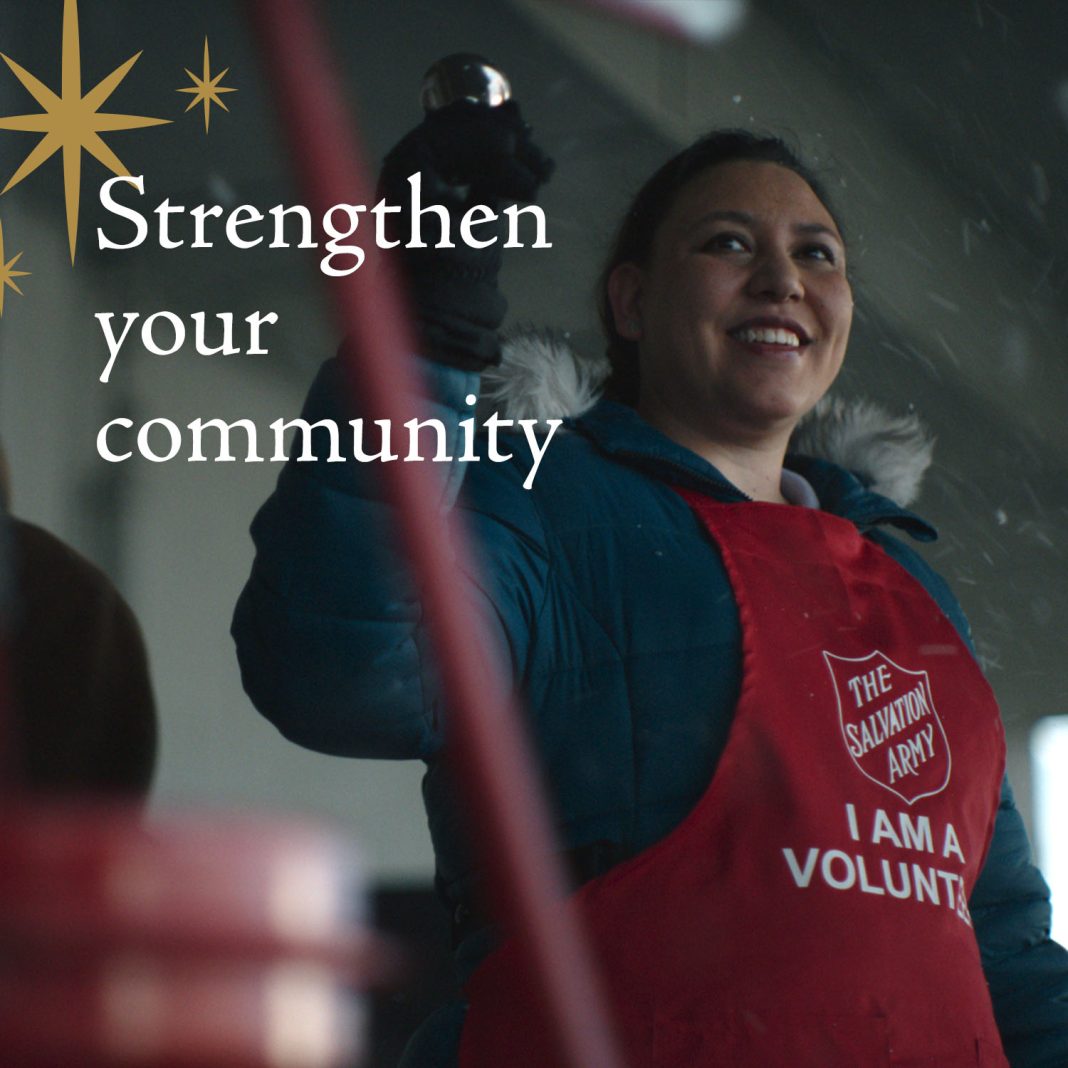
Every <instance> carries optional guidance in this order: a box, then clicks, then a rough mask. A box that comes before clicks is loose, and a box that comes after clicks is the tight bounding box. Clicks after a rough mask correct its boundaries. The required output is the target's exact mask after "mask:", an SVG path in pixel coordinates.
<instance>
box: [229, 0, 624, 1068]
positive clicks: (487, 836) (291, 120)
mask: <svg viewBox="0 0 1068 1068" xmlns="http://www.w3.org/2000/svg"><path fill="white" fill-rule="evenodd" d="M248 10H249V12H250V17H251V18H252V21H253V24H254V25H255V27H256V29H257V30H258V32H259V35H260V38H261V43H262V48H263V52H264V55H265V58H266V65H267V73H268V76H269V78H270V80H271V82H272V83H273V87H274V90H275V93H276V96H277V100H278V106H279V110H280V112H281V115H282V119H283V125H284V127H285V130H286V133H287V134H288V138H289V142H290V149H291V153H292V156H293V160H294V164H295V166H296V168H297V171H298V176H299V179H300V184H301V186H302V188H303V191H304V196H305V197H306V198H307V202H308V204H309V206H310V207H311V208H312V210H313V211H315V212H316V213H323V212H325V211H326V210H327V209H328V208H329V207H330V206H332V205H334V204H337V203H362V204H370V203H372V202H373V198H372V197H371V195H370V194H371V191H372V186H371V183H370V182H369V181H368V178H367V172H366V170H365V168H364V167H363V166H362V165H361V162H360V153H359V152H358V149H357V143H356V138H355V135H354V123H353V119H352V117H351V116H350V115H349V114H348V113H347V112H346V109H345V108H344V106H343V103H342V101H343V88H342V84H341V81H340V78H339V76H338V73H337V71H336V69H335V66H334V63H333V61H332V57H331V55H330V52H329V50H328V48H327V46H326V43H325V40H324V38H323V34H322V31H321V29H320V26H319V24H318V21H317V18H316V16H315V14H314V11H315V5H313V4H312V3H310V2H307V0H254V2H253V3H250V4H249V7H248ZM366 251H367V261H366V262H365V263H364V264H363V266H362V267H361V268H360V270H359V271H357V272H354V273H353V274H350V275H348V276H346V277H344V278H337V279H330V280H329V281H330V288H331V292H332V296H333V298H334V303H335V308H336V311H337V314H338V317H339V320H340V325H341V328H342V330H343V332H344V334H345V336H346V337H347V338H348V340H349V344H348V346H347V356H346V362H347V364H348V373H349V375H350V377H351V381H352V385H353V390H354V393H355V391H357V390H358V395H359V396H360V398H361V402H362V405H363V407H364V408H366V409H369V410H370V411H372V412H373V413H374V417H375V418H384V419H388V420H390V425H398V426H399V425H401V424H402V423H403V422H404V421H405V420H406V419H408V418H410V417H411V415H412V414H413V413H412V412H411V411H410V410H409V408H408V406H407V405H406V403H405V401H404V399H403V398H405V397H411V396H413V395H415V394H416V392H417V386H418V383H417V381H416V368H415V365H414V362H413V361H412V360H411V358H410V354H411V353H413V352H415V351H416V345H415V341H414V338H413V336H412V334H411V332H410V330H409V329H408V327H407V325H406V324H407V321H408V316H407V315H406V313H405V309H404V308H403V307H402V303H401V300H400V298H399V290H398V287H397V285H396V282H395V280H394V277H393V275H392V272H391V270H390V264H389V262H388V260H385V261H384V260H383V257H381V256H380V255H375V254H374V253H375V251H376V250H374V249H367V250H366ZM432 467H433V465H432V464H419V463H413V464H407V463H399V464H396V465H394V466H393V467H391V468H390V469H389V470H390V480H389V488H390V492H391V493H392V497H393V501H394V503H395V504H396V509H397V518H398V523H399V525H400V528H401V531H402V535H403V538H404V541H405V543H406V547H407V550H408V554H409V558H410V561H411V566H412V570H413V574H414V577H415V579H416V582H417V583H418V586H419V589H420V590H421V597H422V600H423V604H424V606H425V615H426V618H427V619H428V620H429V621H430V623H431V626H432V631H433V633H432V637H433V639H434V643H435V648H436V651H437V656H438V663H439V666H440V668H441V671H442V677H443V683H444V686H445V692H446V696H447V706H448V708H449V710H450V712H449V714H450V717H451V718H450V721H449V723H448V732H447V733H448V741H449V748H450V750H451V753H452V757H453V759H454V762H455V767H456V774H457V780H458V784H459V787H460V789H462V790H464V792H465V799H466V802H467V811H468V812H469V813H470V822H471V825H472V827H473V829H474V831H475V832H476V846H477V847H479V849H480V857H481V860H482V863H483V867H484V869H485V871H486V873H487V881H488V886H489V890H490V896H491V901H492V903H493V904H494V905H495V911H496V913H497V915H498V917H499V918H500V919H502V920H503V921H505V922H506V923H507V925H508V927H509V929H511V930H513V931H514V932H515V934H516V937H517V938H518V939H519V940H520V944H521V946H522V948H523V950H524V955H525V959H526V961H527V962H528V966H529V967H530V969H531V972H532V976H533V978H534V980H535V982H534V986H535V988H536V989H537V990H538V991H539V994H540V996H541V1000H542V1003H543V1005H544V1007H545V1012H546V1020H545V1024H541V1026H545V1025H548V1026H550V1027H551V1028H552V1029H553V1031H554V1034H555V1036H556V1038H557V1043H556V1045H557V1049H558V1051H559V1058H558V1063H559V1064H560V1065H571V1066H572V1068H621V1066H622V1063H623V1062H622V1058H621V1056H620V1054H619V1051H618V1050H617V1048H616V1040H615V1037H614V1035H613V1032H612V1030H611V1028H610V1027H609V1025H608V1022H607V1020H608V1017H607V1013H606V1011H605V999H604V997H603V994H602V992H601V988H600V983H599V980H598V977H597V974H596V971H595V969H594V967H593V964H592V960H591V958H590V955H589V953H588V950H587V947H586V941H585V939H584V937H583V934H582V931H581V930H580V929H578V927H577V926H576V924H575V922H574V920H573V919H572V918H570V916H569V914H568V913H567V912H566V911H565V910H564V909H562V908H560V907H559V902H560V901H561V900H562V899H563V897H564V896H565V884H564V878H563V874H562V871H561V869H560V866H559V863H558V861H557V860H556V859H555V850H556V846H555V844H554V841H553V834H552V828H551V824H550V821H549V817H548V811H547V806H546V804H545V801H544V799H543V796H542V793H541V790H540V787H539V784H538V781H537V779H536V776H535V773H534V770H533V764H532V762H531V760H530V758H529V755H528V751H527V746H526V742H525V739H524V736H523V733H522V730H521V727H520V719H519V716H518V714H517V711H516V709H515V707H514V703H513V702H512V700H511V699H510V696H509V686H508V684H507V681H506V680H505V679H504V678H503V677H502V672H501V670H500V668H499V667H498V666H497V665H495V664H491V663H490V662H489V658H488V657H487V652H486V651H487V650H489V649H491V645H490V643H489V641H488V640H487V637H486V635H485V632H484V630H483V627H482V624H481V622H480V620H479V619H478V617H477V615H476V614H475V612H474V611H473V610H472V609H471V608H470V607H468V606H467V605H466V603H465V601H464V598H463V597H462V596H461V595H460V591H459V589H458V588H457V584H456V583H455V581H454V578H453V576H454V575H455V574H457V573H465V572H466V573H471V572H472V571H473V568H472V567H471V563H470V560H469V556H468V553H467V551H466V550H465V545H464V541H463V538H462V533H461V531H460V530H459V529H458V525H457V524H456V523H455V522H454V521H453V520H452V518H451V517H449V516H445V515H442V514H441V512H440V511H439V509H438V507H437V506H436V504H435V501H436V500H437V499H438V476H437V473H436V472H435V471H433V470H432ZM538 1026H539V1021H536V1020H532V1021H531V1027H532V1028H533V1027H538ZM519 1040H520V1041H521V1038H520V1039H519Z"/></svg>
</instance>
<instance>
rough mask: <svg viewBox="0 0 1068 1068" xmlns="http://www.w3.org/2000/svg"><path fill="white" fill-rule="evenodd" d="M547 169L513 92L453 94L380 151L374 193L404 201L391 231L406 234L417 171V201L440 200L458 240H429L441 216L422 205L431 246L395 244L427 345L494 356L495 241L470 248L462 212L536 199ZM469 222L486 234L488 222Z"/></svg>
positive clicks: (472, 364) (499, 316) (488, 360)
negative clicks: (445, 244) (498, 96)
mask: <svg viewBox="0 0 1068 1068" xmlns="http://www.w3.org/2000/svg"><path fill="white" fill-rule="evenodd" d="M552 170H553V162H552V160H551V159H549V157H548V156H546V155H545V153H544V152H542V151H541V149H539V148H538V147H537V145H535V144H534V142H533V141H532V140H531V130H530V127H529V126H528V125H527V124H526V123H525V122H524V121H523V118H522V116H521V115H520V113H519V107H518V105H517V104H516V103H515V101H513V100H509V101H506V102H505V103H503V104H501V105H500V106H498V107H487V106H486V105H484V104H474V103H471V102H470V101H466V100H458V101H456V102H455V103H452V104H449V105H448V106H447V107H444V108H441V109H439V110H437V111H431V112H429V113H428V114H427V115H426V117H425V118H424V119H423V121H422V123H420V124H419V126H417V127H416V128H415V129H414V130H412V131H411V132H410V133H409V134H407V136H405V137H404V138H403V139H402V140H401V141H400V142H399V144H397V145H396V147H395V148H393V150H392V151H391V152H390V153H389V155H387V156H386V158H385V161H384V162H383V165H382V173H381V176H380V178H379V183H378V196H379V197H380V198H385V200H386V201H387V202H388V203H389V204H398V205H401V206H402V207H403V209H404V210H403V211H401V212H400V213H399V214H397V213H393V214H391V215H388V216H387V218H388V219H389V220H390V230H391V233H390V237H391V238H392V239H395V240H397V239H399V240H401V241H406V240H407V238H408V234H409V226H410V224H409V219H408V214H409V205H410V201H411V187H410V186H409V184H408V177H409V175H412V174H415V173H417V172H418V173H420V174H422V197H421V202H422V204H423V206H425V205H427V204H442V205H444V207H445V208H446V209H447V210H448V212H449V216H450V237H451V240H452V242H453V244H454V245H455V247H454V248H434V247H433V245H434V244H436V243H437V238H438V236H439V230H438V225H437V219H436V218H435V217H434V215H433V214H426V215H424V216H423V221H422V231H423V240H424V241H425V242H426V243H427V246H428V247H426V248H421V249H418V248H416V249H409V248H403V247H398V249H397V252H398V253H400V254H401V255H402V257H403V264H404V273H405V275H406V278H407V281H408V287H409V293H410V295H411V298H412V304H413V310H414V311H415V313H416V316H417V318H418V320H419V325H420V328H421V331H422V338H423V344H424V346H425V351H424V354H425V355H427V356H429V357H431V358H432V359H435V360H438V361H440V362H442V363H447V364H450V365H451V366H454V367H461V368H463V369H465V370H476V371H477V370H482V369H483V368H484V367H487V366H489V365H490V364H496V363H499V362H500V346H499V343H498V340H497V330H498V328H499V327H500V325H501V322H502V320H503V319H504V313H505V311H506V310H507V308H508V302H507V301H506V300H505V299H504V296H503V295H502V294H501V293H500V291H499V290H498V289H497V273H498V271H499V270H500V265H501V252H500V242H499V241H498V242H495V243H494V244H492V245H489V246H487V247H486V248H471V247H470V246H469V245H467V244H465V243H464V242H463V240H462V239H461V238H460V231H459V224H460V219H461V218H462V217H463V215H464V213H465V212H466V211H467V210H468V209H469V208H470V207H471V206H472V205H474V204H486V205H487V206H488V207H489V208H491V209H492V210H494V211H496V210H497V206H498V204H499V203H501V202H502V201H531V200H533V199H534V198H535V197H536V195H537V191H538V187H539V186H540V185H541V184H542V183H543V182H546V181H548V179H549V176H550V174H551V173H552ZM475 232H476V233H477V234H478V235H479V237H480V238H481V239H486V238H488V237H489V236H490V234H489V224H488V223H486V224H484V225H482V226H480V227H479V228H478V229H477V230H476V231H475Z"/></svg>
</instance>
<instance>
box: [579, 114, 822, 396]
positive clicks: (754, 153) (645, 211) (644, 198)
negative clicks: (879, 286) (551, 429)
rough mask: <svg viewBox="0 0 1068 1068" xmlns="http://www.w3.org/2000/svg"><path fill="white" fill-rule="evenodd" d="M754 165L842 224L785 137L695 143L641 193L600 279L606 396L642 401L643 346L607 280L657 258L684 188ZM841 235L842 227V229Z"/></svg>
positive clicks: (713, 136)
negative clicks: (802, 185)
mask: <svg viewBox="0 0 1068 1068" xmlns="http://www.w3.org/2000/svg"><path fill="white" fill-rule="evenodd" d="M735 161H753V162H757V163H777V164H778V165H779V166H780V167H786V168H787V169H788V170H791V171H793V172H794V173H795V174H796V175H798V176H799V177H801V178H803V179H804V180H805V182H807V183H808V185H809V187H810V188H811V190H812V192H813V193H815V194H816V196H817V197H818V198H819V199H820V201H821V202H822V203H823V206H824V207H825V208H826V209H827V211H828V212H829V213H830V215H831V217H832V218H833V219H834V220H835V223H836V224H838V219H837V216H836V215H835V212H834V209H833V208H832V207H831V204H830V201H829V199H828V197H827V193H826V190H825V189H824V188H823V185H822V183H821V182H820V181H819V179H818V178H816V177H815V175H814V174H813V173H812V171H811V170H810V169H809V168H808V167H807V166H805V164H804V163H802V162H801V159H800V158H799V156H798V155H797V153H796V152H794V151H793V149H791V148H790V147H789V146H788V145H787V144H786V143H785V142H784V141H783V140H782V139H781V138H779V137H773V136H769V135H759V134H754V133H751V132H750V131H749V130H735V129H726V130H712V131H711V132H710V133H707V134H705V136H704V137H701V138H699V139H698V140H697V141H694V143H693V144H692V145H690V146H689V148H685V149H683V150H682V151H681V152H680V153H679V154H678V155H676V156H673V157H672V158H671V159H669V160H668V161H667V163H665V164H664V165H663V166H662V167H661V168H660V169H659V170H658V171H657V172H656V173H655V174H654V175H653V176H652V177H651V178H650V179H649V180H648V181H647V182H646V183H645V185H643V186H642V188H641V189H640V190H639V192H638V195H637V196H636V197H635V198H634V200H633V202H632V203H631V206H630V210H629V211H628V212H627V213H626V215H624V216H623V221H622V222H621V223H620V226H619V230H618V231H617V233H616V237H615V240H614V241H613V242H612V247H611V251H610V252H609V255H608V258H607V259H606V260H605V264H604V267H603V268H602V270H601V274H600V276H599V277H598V279H597V311H598V314H599V315H600V317H601V327H602V329H603V330H604V333H605V337H606V339H607V341H608V349H607V355H608V362H609V363H610V364H611V368H612V370H611V373H610V374H609V377H608V381H607V382H606V383H605V395H606V396H608V397H610V398H611V399H612V400H617V401H621V402H622V403H624V404H631V405H633V404H636V403H637V402H638V386H639V373H638V345H637V343H636V342H634V341H630V340H628V339H627V338H624V337H620V335H619V333H618V332H617V331H616V326H615V320H614V317H613V315H612V305H611V302H610V301H609V299H608V278H609V276H610V275H611V274H612V272H613V271H614V270H615V269H616V267H618V266H619V265H620V264H621V263H636V264H639V265H645V264H646V263H648V261H649V256H650V254H651V253H652V248H653V239H654V238H655V236H656V231H657V229H658V228H659V226H660V224H661V223H662V222H663V221H664V217H665V216H666V215H667V214H668V212H669V211H670V210H671V208H672V205H673V204H674V203H675V200H676V198H677V197H678V195H679V191H680V190H681V189H682V187H683V186H684V185H686V183H687V182H689V181H690V179H691V178H693V177H695V176H696V175H698V174H700V173H701V172H702V171H705V170H708V168H709V167H715V166H716V165H717V164H720V163H733V162H735ZM838 229H839V232H841V231H842V227H841V225H840V224H839V225H838Z"/></svg>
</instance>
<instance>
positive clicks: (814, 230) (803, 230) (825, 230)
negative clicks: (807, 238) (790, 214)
mask: <svg viewBox="0 0 1068 1068" xmlns="http://www.w3.org/2000/svg"><path fill="white" fill-rule="evenodd" d="M794 229H795V230H796V231H797V232H798V233H799V234H827V235H828V236H829V237H833V238H834V239H835V241H837V242H839V243H841V241H842V239H841V237H839V236H838V232H837V231H836V230H834V229H832V228H831V227H830V226H825V225H824V224H823V223H818V222H810V223H797V224H796V225H795V226H794Z"/></svg>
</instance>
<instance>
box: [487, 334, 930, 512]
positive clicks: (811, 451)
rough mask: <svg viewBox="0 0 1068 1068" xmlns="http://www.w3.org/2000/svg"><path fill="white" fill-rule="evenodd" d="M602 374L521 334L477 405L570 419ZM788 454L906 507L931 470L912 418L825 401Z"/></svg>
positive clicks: (542, 338) (594, 397) (587, 402)
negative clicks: (834, 470)
mask: <svg viewBox="0 0 1068 1068" xmlns="http://www.w3.org/2000/svg"><path fill="white" fill-rule="evenodd" d="M608 372H609V365H608V360H607V359H606V358H605V357H604V356H598V357H596V358H591V357H587V356H580V355H579V354H578V353H577V352H575V350H574V349H573V348H572V347H571V345H570V343H569V342H568V340H567V335H564V334H558V333H553V332H549V331H537V330H532V329H523V330H519V331H516V332H514V333H512V334H510V335H509V336H508V337H506V338H505V340H504V344H503V346H502V354H501V363H500V365H499V366H498V367H490V368H488V369H487V370H486V371H485V372H484V373H483V376H482V392H481V395H480V399H479V404H480V406H483V407H484V408H485V409H486V410H487V411H498V412H500V413H501V415H502V416H503V417H505V418H508V419H559V418H574V417H577V416H579V415H581V414H582V413H583V412H585V411H587V410H588V409H589V408H591V407H593V405H594V404H596V402H597V401H598V400H599V399H600V395H601V389H602V386H603V385H604V381H605V379H606V378H607V377H608ZM790 449H791V451H793V452H798V453H803V454H804V455H806V456H811V457H814V458H816V459H821V460H830V461H831V462H832V463H835V464H838V465H839V466H840V467H844V468H846V469H847V470H849V471H852V472H853V473H854V474H856V475H857V476H858V477H859V478H860V479H861V480H862V481H863V482H864V483H865V485H867V486H868V487H869V488H870V489H871V490H872V491H873V492H875V493H879V494H881V495H883V496H884V497H889V498H890V499H891V500H892V501H895V502H896V503H898V504H899V505H901V506H902V507H908V506H909V505H910V504H912V503H913V502H914V501H915V500H916V498H917V497H918V496H919V492H920V486H921V484H922V481H923V476H924V474H925V473H926V471H927V468H928V467H930V465H931V457H932V454H933V450H934V439H933V437H932V436H931V435H930V434H929V433H928V431H927V430H926V428H925V427H924V426H923V424H922V423H921V422H920V419H919V417H918V416H917V415H916V414H914V413H909V414H907V415H892V414H890V413H889V412H887V411H885V410H884V409H883V408H880V407H879V406H878V405H877V404H873V403H871V402H870V401H867V400H861V399H854V400H845V399H844V398H842V397H837V396H827V397H824V398H823V400H821V401H820V402H819V404H817V405H816V407H815V408H814V409H813V411H812V412H810V413H809V414H808V415H807V416H806V417H805V418H804V419H803V420H802V421H801V423H800V425H799V426H798V428H797V430H796V431H795V433H794V437H793V439H792V441H791V443H790Z"/></svg>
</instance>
